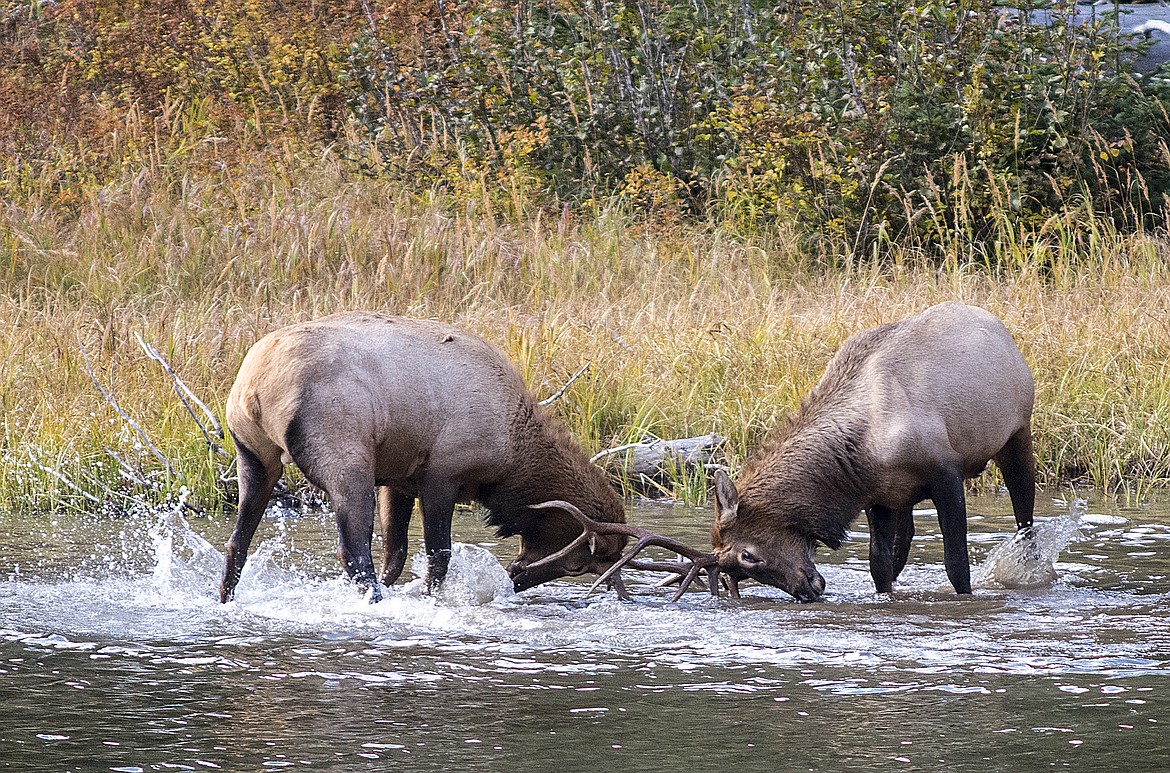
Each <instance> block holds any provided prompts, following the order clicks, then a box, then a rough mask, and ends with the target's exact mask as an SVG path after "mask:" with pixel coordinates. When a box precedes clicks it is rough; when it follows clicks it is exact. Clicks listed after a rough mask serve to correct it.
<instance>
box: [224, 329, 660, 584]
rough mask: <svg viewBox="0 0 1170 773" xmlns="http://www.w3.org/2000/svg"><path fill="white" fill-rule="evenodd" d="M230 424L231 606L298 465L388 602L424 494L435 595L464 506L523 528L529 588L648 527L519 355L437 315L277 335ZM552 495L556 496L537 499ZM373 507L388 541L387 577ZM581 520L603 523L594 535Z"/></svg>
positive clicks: (518, 570)
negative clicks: (272, 502)
mask: <svg viewBox="0 0 1170 773" xmlns="http://www.w3.org/2000/svg"><path fill="white" fill-rule="evenodd" d="M227 426H228V429H229V430H230V431H231V434H232V438H233V440H234V442H235V446H236V450H237V459H238V466H239V481H240V502H239V510H238V517H237V521H236V525H235V529H234V530H233V532H232V535H231V537H230V539H229V540H228V544H227V566H226V568H225V570H224V575H223V582H222V584H221V586H220V600H221V601H224V602H226V601H228V600H229V599H230V598H231V597H232V595H233V593H234V591H235V587H236V585H237V583H238V582H239V578H240V573H241V571H242V570H243V567H244V563H245V561H246V558H247V553H248V546H249V545H250V543H251V541H252V537H253V535H254V534H255V532H256V528H257V525H258V524H259V522H260V519H261V516H262V515H263V514H264V510H265V509H266V506H267V503H268V499H269V497H270V496H271V494H272V490H273V488H274V486H275V485H276V483H277V481H278V480H279V478H280V475H281V473H282V470H283V465H284V464H286V463H289V462H292V463H295V464H296V465H297V467H298V468H300V470H301V472H303V473H304V475H305V477H306V478H307V479H308V480H309V481H310V482H311V483H313V484H314V485H315V486H317V487H319V488H321V489H324V490H325V492H326V493H327V494H328V496H329V501H330V503H331V506H332V508H333V510H334V511H335V513H336V517H337V531H338V543H339V550H338V554H339V557H340V558H341V561H342V563H343V565H344V567H345V570H346V572H347V573H348V575H349V576H350V578H352V580H353V581H354V582H356V583H357V584H358V586H359V587H360V588H362V589H363V590H369V589H372V597H373V598H374V599H375V600H376V599H378V598H380V591H379V588H378V580H379V579H380V580H381V582H382V583H383V584H386V585H389V584H392V583H394V582H395V581H396V580H397V579H398V577H399V575H400V574H401V572H402V569H403V565H404V563H405V561H406V555H407V527H408V526H409V524H410V519H411V516H412V513H413V510H414V502H415V499H416V498H417V499H418V500H419V502H420V505H421V510H422V521H423V539H424V543H425V549H426V554H427V572H426V586H427V588H428V589H430V590H433V589H434V588H435V587H437V586H438V585H439V583H441V582H442V581H443V578H444V577H445V575H446V573H447V568H448V564H449V561H450V556H451V518H452V512H453V510H454V507H455V504H456V502H459V501H469V500H477V501H479V502H481V503H482V504H483V505H484V506H485V507H486V508H487V513H486V515H485V521H486V523H487V524H488V525H490V526H494V527H495V529H496V531H497V532H498V533H499V535H500V536H502V537H508V536H513V535H519V537H520V552H519V555H518V556H517V558H516V560H514V561H513V562H512V563H511V564H510V565H509V567H508V573H509V575H510V576H511V578H512V582H513V585H514V587H515V589H516V590H517V591H520V590H524V589H526V588H531V587H533V586H535V585H538V584H540V583H543V582H547V581H549V580H552V579H555V578H558V577H563V576H570V575H580V574H585V573H589V572H593V573H602V572H605V571H606V570H607V569H609V568H610V567H611V566H613V564H614V562H615V561H616V560H617V559H618V558H619V556H620V555H621V553H622V549H623V547H624V545H625V543H626V541H627V539H628V538H629V536H631V535H633V536H635V537H637V536H638V535H637V534H636V533H635V532H634V531H623V528H622V527H624V526H625V524H624V521H625V514H624V508H623V504H622V500H621V498H620V497H619V496H618V495H617V493H616V492H615V491H614V489H613V488H612V486H610V484H609V482H608V481H607V480H606V478H605V475H604V473H603V472H602V471H601V470H600V469H599V468H598V467H597V466H596V465H593V464H591V463H590V462H589V459H588V457H586V456H585V454H584V453H583V452H582V451H581V449H580V447H579V446H578V445H577V443H576V442H575V441H574V440H573V439H572V437H571V436H570V435H569V433H568V432H567V431H566V430H565V429H564V428H563V427H562V426H561V424H560V423H559V422H558V421H556V420H555V419H554V417H552V416H551V415H550V414H549V413H547V412H546V411H545V409H544V408H543V407H541V406H540V405H539V404H538V403H537V402H536V400H535V399H534V398H533V397H532V395H531V394H530V393H529V391H528V389H527V388H526V387H525V385H524V383H523V380H522V379H521V378H520V375H519V373H517V371H516V369H515V368H514V367H512V365H511V364H510V363H509V362H508V361H507V359H506V358H505V357H504V356H503V355H501V354H500V353H499V352H498V351H496V350H495V349H494V348H492V347H491V346H490V345H489V344H487V343H486V342H484V341H483V340H482V339H480V338H478V337H476V336H474V335H471V334H469V333H466V332H464V331H462V330H459V329H457V328H454V327H451V326H448V325H445V324H441V323H438V322H429V321H422V320H414V319H404V318H396V317H385V316H380V315H377V314H367V313H344V314H336V315H333V316H330V317H325V318H323V319H320V320H317V321H314V322H307V323H304V324H300V325H294V326H292V327H288V328H284V329H282V330H278V331H276V332H273V333H270V334H269V335H267V336H265V337H264V338H262V339H261V340H260V341H258V342H257V343H256V344H255V345H254V346H253V347H252V348H251V349H250V350H249V352H248V354H247V355H246V356H245V358H244V361H243V364H242V365H241V366H240V371H239V375H238V376H237V377H236V381H235V384H234V386H233V387H232V390H231V394H230V395H229V397H228V402H227ZM549 500H553V501H554V503H555V505H554V506H549V507H544V508H539V507H532V505H538V504H541V503H544V502H547V501H549ZM375 513H377V520H378V523H379V525H380V529H381V534H382V537H383V540H384V543H385V549H384V553H383V556H382V562H381V567H380V572H378V573H377V574H376V573H375V569H374V563H373V558H372V555H371V549H370V542H371V537H372V532H373V525H374V521H375ZM578 514H580V515H581V516H582V517H584V518H585V519H586V520H587V521H590V522H592V523H594V524H595V526H594V528H593V531H591V532H589V533H588V534H584V535H583V527H582V523H583V522H582V521H580V520H579V519H578ZM630 528H632V527H630ZM599 529H601V530H602V531H601V532H599ZM619 568H620V567H619Z"/></svg>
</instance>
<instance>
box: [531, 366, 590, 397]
mask: <svg viewBox="0 0 1170 773" xmlns="http://www.w3.org/2000/svg"><path fill="white" fill-rule="evenodd" d="M591 364H592V363H590V362H586V363H585V364H584V365H582V366H581V368H580V369H579V370H578V371H577V372H576V373H574V374H573V375H572V376H570V377H569V380H568V381H566V382H565V385H564V386H562V387H561V388H560V389H558V390H557V391H555V392H553V393H552V395H550V396H549V397H546V398H544V399H543V400H541V401H540V404H541V405H552V404H553V403H555V402H556V401H557V400H559V399H561V396H562V395H564V394H565V390H567V389H568V388H569V387H570V386H572V385H573V382H574V381H576V380H577V379H579V378H581V376H582V375H583V374H584V373H585V371H587V370H589V366H590V365H591Z"/></svg>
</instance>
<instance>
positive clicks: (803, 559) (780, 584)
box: [711, 470, 825, 601]
mask: <svg viewBox="0 0 1170 773" xmlns="http://www.w3.org/2000/svg"><path fill="white" fill-rule="evenodd" d="M741 510H743V508H742V507H741V506H740V501H739V491H738V490H737V489H736V487H735V484H734V483H732V482H731V479H730V478H729V477H727V473H725V472H723V471H722V470H717V471H716V472H715V525H714V527H713V528H712V529H711V545H712V546H713V552H714V554H715V557H716V559H717V560H718V562H719V568H720V569H721V570H722V571H723V572H725V573H726V574H727V575H728V577H729V578H730V580H731V582H732V584H733V585H734V583H737V582H738V581H740V580H743V579H747V578H751V579H753V580H756V581H757V582H762V583H764V584H765V585H772V586H774V587H776V588H779V589H780V590H782V591H784V592H786V593H789V594H791V595H792V597H793V598H795V599H796V600H797V601H816V600H817V599H818V598H820V596H821V594H822V593H824V592H825V578H824V577H822V576H821V574H820V572H818V571H817V567H816V564H815V563H814V562H813V555H814V553H815V549H816V540H815V539H814V538H813V537H811V536H810V535H806V534H801V533H800V532H798V531H796V530H794V529H792V528H791V527H788V526H786V525H785V524H783V523H782V522H777V521H776V520H775V519H765V518H759V517H753V514H752V513H744V512H741Z"/></svg>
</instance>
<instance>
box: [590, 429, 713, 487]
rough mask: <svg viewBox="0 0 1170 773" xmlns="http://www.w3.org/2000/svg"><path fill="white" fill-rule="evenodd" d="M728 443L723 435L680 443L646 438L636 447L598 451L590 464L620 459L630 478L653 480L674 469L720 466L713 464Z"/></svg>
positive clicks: (635, 444) (690, 438)
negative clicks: (720, 450)
mask: <svg viewBox="0 0 1170 773" xmlns="http://www.w3.org/2000/svg"><path fill="white" fill-rule="evenodd" d="M725 440H726V438H724V437H722V436H720V435H701V436H699V437H688V438H679V439H677V440H662V439H660V438H644V439H643V440H641V441H640V442H637V443H626V444H625V445H620V446H615V447H614V448H607V449H605V450H604V451H599V452H598V453H596V454H594V455H593V458H592V459H590V461H591V462H593V463H594V464H598V463H607V464H612V463H613V461H612V460H615V459H620V460H621V466H622V467H624V469H625V470H626V472H628V473H629V474H631V475H637V476H646V477H651V478H653V477H656V476H658V475H660V474H661V473H663V472H664V471H667V470H669V469H670V468H672V467H673V468H674V469H678V468H680V467H706V468H711V467H718V466H720V465H716V464H714V459H715V455H716V454H717V453H718V452H719V449H720V448H722V446H723V443H724V441H725ZM607 460H610V461H607Z"/></svg>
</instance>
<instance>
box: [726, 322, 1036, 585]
mask: <svg viewBox="0 0 1170 773" xmlns="http://www.w3.org/2000/svg"><path fill="white" fill-rule="evenodd" d="M1033 397H1034V387H1033V381H1032V373H1031V371H1030V370H1029V369H1028V365H1027V363H1026V362H1025V361H1024V358H1023V356H1022V355H1021V354H1020V350H1019V349H1018V348H1017V347H1016V344H1015V342H1014V341H1013V340H1012V336H1011V334H1010V333H1009V332H1008V330H1007V328H1005V327H1004V325H1003V323H1002V322H1000V321H999V319H997V318H996V317H995V316H993V315H992V314H990V313H988V312H987V311H984V310H983V309H979V308H975V307H972V306H965V305H963V304H959V303H943V304H940V305H938V306H934V307H932V308H930V309H927V310H926V311H924V312H922V313H921V314H919V315H917V316H915V317H911V318H909V319H906V320H903V321H901V322H895V323H892V324H887V325H882V326H880V327H877V328H874V329H872V330H868V331H865V332H863V333H858V334H857V335H854V336H852V337H850V338H849V339H848V340H847V341H845V343H844V344H843V345H842V346H841V349H840V351H838V352H837V354H836V355H835V356H834V357H833V359H832V360H831V361H830V362H829V364H828V366H827V367H826V369H825V373H824V375H823V376H822V377H821V380H820V382H819V383H817V385H816V386H815V387H813V389H812V391H810V392H809V394H808V396H807V397H806V398H805V399H804V401H803V402H802V403H801V405H800V407H799V408H798V409H797V410H796V411H795V412H794V413H793V414H792V415H791V416H789V417H788V419H787V420H786V421H784V422H783V423H781V424H780V425H778V426H777V427H775V428H774V429H773V430H772V432H771V434H770V436H769V438H768V439H767V440H766V441H765V442H764V444H763V446H762V447H761V448H760V449H759V450H758V451H756V453H755V454H753V455H752V456H751V458H749V459H748V460H747V463H746V464H745V465H744V467H743V470H742V471H741V472H740V475H739V478H738V480H737V481H736V482H735V483H734V484H733V483H732V482H731V480H730V479H729V478H728V477H727V475H726V474H724V473H722V472H718V473H716V479H715V501H716V517H715V524H714V527H713V529H712V534H711V541H712V545H713V546H714V553H715V554H716V556H717V557H718V562H719V567H720V569H722V570H723V572H725V573H726V574H727V575H728V576H729V578H730V581H731V584H732V587H733V589H734V583H736V582H738V581H739V580H740V579H744V578H749V577H750V578H754V579H756V580H758V581H760V582H763V583H766V584H768V585H773V586H776V587H778V588H780V589H782V590H784V591H786V592H788V593H790V594H791V595H792V596H794V597H795V598H796V599H798V600H799V601H813V600H815V599H816V598H818V597H819V596H820V595H821V594H822V593H823V592H824V589H825V580H824V578H823V577H822V576H821V575H820V573H819V572H818V571H817V569H816V566H815V564H814V562H813V555H814V551H815V549H816V545H817V543H822V544H824V545H827V546H828V547H830V548H833V549H836V548H838V547H840V545H841V542H842V540H844V538H845V536H846V530H847V529H848V527H849V525H850V524H851V523H852V522H853V521H854V520H855V519H856V518H857V516H858V515H859V514H860V513H861V511H862V510H864V511H865V512H866V515H867V517H868V520H869V528H870V543H869V566H870V574H871V575H872V576H873V581H874V584H875V586H876V587H877V590H878V592H880V593H888V592H890V591H891V590H892V587H893V583H894V580H896V579H897V577H898V574H899V573H900V572H901V571H902V569H903V567H904V566H905V565H906V560H907V557H908V555H909V553H910V542H911V539H912V538H913V536H914V518H913V513H912V508H913V506H914V505H915V504H916V503H917V502H919V501H921V500H923V499H927V498H929V499H932V500H933V501H934V504H935V507H936V508H937V510H938V522H939V526H940V529H941V531H942V537H943V562H944V564H945V566H946V572H947V577H948V578H949V579H950V581H951V584H952V585H953V586H954V588H955V591H957V592H958V593H962V594H966V593H970V592H971V571H970V562H969V558H968V554H967V507H966V500H965V497H964V492H963V481H964V479H966V478H972V477H975V476H977V475H979V474H980V473H981V472H982V471H983V469H984V467H985V466H986V465H987V462H988V461H989V460H991V459H994V460H995V462H996V464H997V465H998V466H999V469H1000V472H1001V473H1002V475H1003V479H1004V483H1006V484H1007V488H1008V492H1009V494H1010V495H1011V501H1012V509H1013V511H1014V513H1015V518H1016V525H1017V528H1018V529H1020V530H1023V529H1025V528H1027V527H1029V526H1031V525H1032V512H1033V508H1034V505H1035V496H1036V491H1035V464H1034V461H1033V457H1032V431H1031V418H1032V402H1033Z"/></svg>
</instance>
